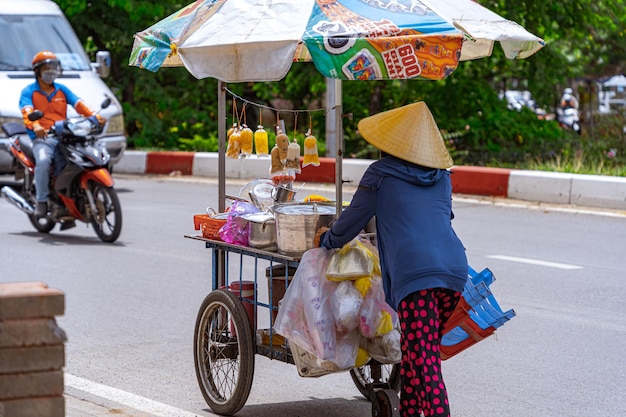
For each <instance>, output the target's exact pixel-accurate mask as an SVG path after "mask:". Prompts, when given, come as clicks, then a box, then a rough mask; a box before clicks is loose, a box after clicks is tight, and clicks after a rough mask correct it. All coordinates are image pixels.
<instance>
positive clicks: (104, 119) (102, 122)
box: [96, 114, 107, 127]
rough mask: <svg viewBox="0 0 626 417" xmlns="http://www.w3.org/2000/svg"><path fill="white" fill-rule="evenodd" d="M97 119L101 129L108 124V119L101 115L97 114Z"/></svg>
mask: <svg viewBox="0 0 626 417" xmlns="http://www.w3.org/2000/svg"><path fill="white" fill-rule="evenodd" d="M96 119H98V123H100V127H102V126H104V125H105V123H106V122H107V118H106V117H104V116H102V115H99V114H96Z"/></svg>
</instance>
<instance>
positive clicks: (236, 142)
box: [226, 128, 241, 159]
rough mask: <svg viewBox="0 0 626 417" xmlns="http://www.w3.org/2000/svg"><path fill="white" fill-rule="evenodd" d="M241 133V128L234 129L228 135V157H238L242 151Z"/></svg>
mask: <svg viewBox="0 0 626 417" xmlns="http://www.w3.org/2000/svg"><path fill="white" fill-rule="evenodd" d="M240 140H241V133H240V132H239V129H238V128H237V129H234V130H233V132H232V133H231V134H230V135H229V136H228V146H227V147H226V156H227V157H228V158H233V159H237V158H239V154H240V153H241V142H240Z"/></svg>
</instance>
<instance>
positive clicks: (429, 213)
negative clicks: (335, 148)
mask: <svg viewBox="0 0 626 417" xmlns="http://www.w3.org/2000/svg"><path fill="white" fill-rule="evenodd" d="M372 216H376V233H377V241H378V250H379V255H380V264H381V272H382V279H383V285H384V289H385V296H386V299H387V302H388V303H389V305H390V306H392V307H394V308H396V309H397V307H398V305H399V303H400V301H402V300H403V299H404V298H405V297H406V296H407V295H409V294H411V293H414V292H416V291H419V290H423V289H427V288H447V289H451V290H454V291H459V292H462V291H463V287H464V285H465V282H466V280H467V276H468V265H467V258H466V256H465V248H464V247H463V244H462V243H461V241H460V240H459V238H458V237H457V235H456V233H455V232H454V230H453V229H452V218H453V217H454V215H453V213H452V185H451V182H450V173H449V172H448V171H446V170H442V169H431V168H424V167H420V166H418V165H414V164H412V163H410V162H406V161H403V160H401V159H399V158H396V157H393V156H387V157H384V158H382V159H380V160H379V161H376V162H374V163H372V165H370V167H369V168H368V169H367V171H366V172H365V174H364V175H363V178H362V179H361V182H360V183H359V187H358V189H357V191H356V193H355V194H354V197H353V198H352V202H351V203H350V206H349V207H348V208H346V209H345V210H344V211H343V213H342V214H341V215H340V216H339V219H338V220H337V221H336V222H335V223H334V224H333V226H332V227H331V229H330V230H329V231H328V232H326V233H324V234H323V235H322V237H321V239H320V244H321V245H322V246H324V247H326V248H329V249H330V248H339V247H342V246H343V245H344V244H345V243H347V242H349V241H350V240H352V239H353V238H354V237H355V236H357V235H358V234H359V233H360V232H361V230H362V229H363V228H364V227H365V226H366V225H367V223H368V221H369V220H370V219H371V218H372Z"/></svg>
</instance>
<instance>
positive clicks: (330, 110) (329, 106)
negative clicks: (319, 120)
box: [326, 78, 337, 157]
mask: <svg viewBox="0 0 626 417" xmlns="http://www.w3.org/2000/svg"><path fill="white" fill-rule="evenodd" d="M336 81H337V80H335V79H333V78H326V156H331V157H332V156H333V155H336V154H337V143H336V142H335V140H332V139H334V138H335V134H336V133H337V130H336V129H337V126H336V119H337V117H336V115H335V112H334V108H335V104H336V97H335V96H336V94H335V84H336V83H335V82H336Z"/></svg>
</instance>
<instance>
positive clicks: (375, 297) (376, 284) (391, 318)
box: [359, 276, 398, 338]
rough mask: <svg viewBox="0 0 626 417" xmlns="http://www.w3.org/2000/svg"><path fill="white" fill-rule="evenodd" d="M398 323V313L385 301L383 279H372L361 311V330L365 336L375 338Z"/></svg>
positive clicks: (387, 331)
mask: <svg viewBox="0 0 626 417" xmlns="http://www.w3.org/2000/svg"><path fill="white" fill-rule="evenodd" d="M397 323H398V314H397V313H396V312H395V311H394V310H393V309H392V308H391V306H389V304H387V302H386V301H385V293H384V290H383V283H382V279H381V278H380V277H379V276H377V277H374V278H372V279H371V286H370V288H369V290H368V291H367V293H366V294H365V297H364V299H363V304H361V310H360V311H359V332H360V333H361V335H362V336H363V337H366V338H373V337H376V336H382V335H384V334H386V333H389V332H390V331H391V330H393V328H394V327H396V324H397Z"/></svg>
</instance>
